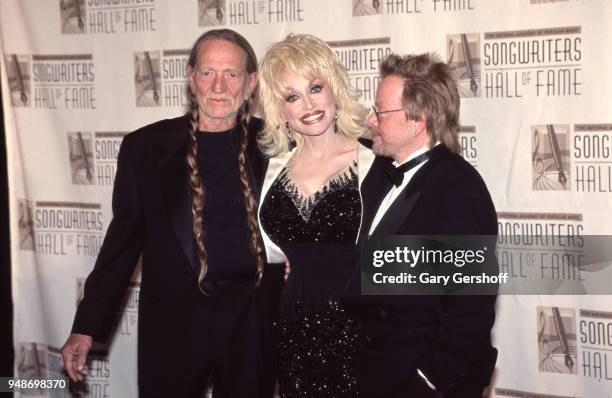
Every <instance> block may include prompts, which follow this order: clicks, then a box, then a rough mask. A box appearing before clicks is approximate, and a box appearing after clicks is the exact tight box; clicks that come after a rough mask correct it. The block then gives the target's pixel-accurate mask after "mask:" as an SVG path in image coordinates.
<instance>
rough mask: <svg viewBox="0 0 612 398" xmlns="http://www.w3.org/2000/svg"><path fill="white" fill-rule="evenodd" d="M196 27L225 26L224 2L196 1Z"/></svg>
mask: <svg viewBox="0 0 612 398" xmlns="http://www.w3.org/2000/svg"><path fill="white" fill-rule="evenodd" d="M198 16H199V17H198V26H219V25H225V0H198Z"/></svg>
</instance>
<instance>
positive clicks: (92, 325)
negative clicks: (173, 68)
mask: <svg viewBox="0 0 612 398" xmlns="http://www.w3.org/2000/svg"><path fill="white" fill-rule="evenodd" d="M260 126H261V123H260V121H258V120H254V121H253V123H252V126H251V128H250V133H249V134H250V135H249V145H248V148H247V164H248V167H249V174H250V177H251V183H252V187H253V188H254V190H255V192H256V195H257V197H258V196H259V189H260V185H261V179H262V176H263V170H264V166H265V165H264V160H263V158H262V157H261V156H260V153H259V151H258V149H257V144H256V134H257V132H258V131H259V128H260ZM237 139H238V138H237ZM187 147H188V119H187V117H186V116H185V117H179V118H175V119H169V120H162V121H159V122H156V123H153V124H151V125H148V126H146V127H143V128H141V129H139V130H137V131H135V132H133V133H131V134H128V135H127V136H126V137H125V138H124V139H123V143H122V145H121V149H120V152H119V157H118V164H117V174H116V178H115V186H114V190H113V198H112V208H113V219H112V221H111V223H110V225H109V227H108V231H107V233H106V236H105V239H104V243H103V245H102V248H101V250H100V253H99V255H98V258H97V261H96V264H95V267H94V269H93V271H92V272H91V274H90V275H89V277H88V278H87V281H86V284H85V295H84V298H83V300H82V301H81V302H80V304H79V305H78V309H77V313H76V316H75V320H74V325H73V329H72V332H73V333H82V334H86V335H90V336H93V338H94V340H96V341H106V340H107V339H108V338H109V336H110V335H111V332H112V331H113V327H114V324H115V320H116V317H117V312H118V309H119V306H120V305H121V303H122V301H123V299H124V296H125V292H126V289H127V286H128V283H129V281H130V278H131V276H132V274H133V271H134V269H135V266H136V264H137V262H138V259H139V257H140V256H141V255H142V277H141V286H140V296H139V328H138V330H139V336H138V348H139V372H142V371H143V369H144V368H145V367H153V366H157V367H164V366H168V367H172V366H173V365H172V364H173V363H176V362H177V361H181V360H182V359H181V355H182V354H181V353H184V352H185V350H189V349H190V343H191V342H192V341H193V339H192V338H191V337H192V334H193V331H192V329H193V328H192V327H191V325H192V322H194V313H195V312H196V306H197V305H201V300H202V293H201V292H200V291H199V289H198V285H197V274H198V270H199V265H198V263H197V259H196V252H195V242H194V238H193V233H192V214H191V191H190V187H189V183H188V167H187V163H186V160H185V155H186V150H187ZM253 271H254V272H255V270H253ZM264 274H265V272H264ZM281 275H282V274H281ZM281 278H282V276H281ZM264 280H265V277H264ZM262 283H263V282H262ZM260 287H261V286H260ZM198 308H201V307H198ZM254 344H257V343H256V342H254Z"/></svg>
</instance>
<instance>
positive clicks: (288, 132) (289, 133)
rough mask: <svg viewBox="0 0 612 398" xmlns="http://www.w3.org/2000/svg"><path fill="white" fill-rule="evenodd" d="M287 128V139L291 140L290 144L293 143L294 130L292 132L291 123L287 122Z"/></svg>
mask: <svg viewBox="0 0 612 398" xmlns="http://www.w3.org/2000/svg"><path fill="white" fill-rule="evenodd" d="M285 128H286V129H287V138H289V142H293V130H291V126H289V122H285Z"/></svg>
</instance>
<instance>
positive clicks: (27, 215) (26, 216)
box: [17, 199, 35, 250]
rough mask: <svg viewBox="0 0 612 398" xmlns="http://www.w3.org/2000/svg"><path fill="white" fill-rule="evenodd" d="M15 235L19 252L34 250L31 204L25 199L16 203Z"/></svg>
mask: <svg viewBox="0 0 612 398" xmlns="http://www.w3.org/2000/svg"><path fill="white" fill-rule="evenodd" d="M17 207H18V209H17V231H18V232H17V234H18V240H19V250H34V243H35V242H34V221H33V218H32V202H30V201H29V200H25V199H19V200H18V201H17Z"/></svg>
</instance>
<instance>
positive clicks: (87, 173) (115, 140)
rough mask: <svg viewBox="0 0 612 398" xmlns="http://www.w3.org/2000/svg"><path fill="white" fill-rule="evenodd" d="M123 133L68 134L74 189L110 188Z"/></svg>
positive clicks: (113, 180)
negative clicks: (87, 187)
mask: <svg viewBox="0 0 612 398" xmlns="http://www.w3.org/2000/svg"><path fill="white" fill-rule="evenodd" d="M126 134H127V133H125V132H95V133H91V132H81V131H79V132H69V133H68V158H69V162H70V175H71V180H72V184H74V185H97V186H101V187H107V188H111V187H112V186H113V184H114V183H115V173H116V171H117V157H118V156H119V148H120V146H121V141H122V140H123V137H124V136H125V135H126Z"/></svg>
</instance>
